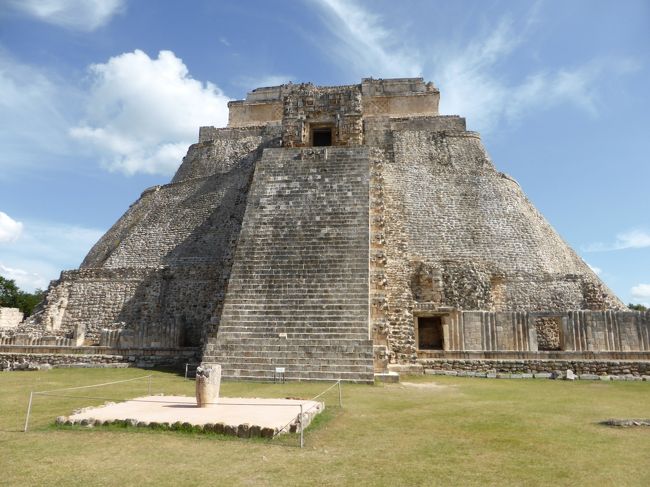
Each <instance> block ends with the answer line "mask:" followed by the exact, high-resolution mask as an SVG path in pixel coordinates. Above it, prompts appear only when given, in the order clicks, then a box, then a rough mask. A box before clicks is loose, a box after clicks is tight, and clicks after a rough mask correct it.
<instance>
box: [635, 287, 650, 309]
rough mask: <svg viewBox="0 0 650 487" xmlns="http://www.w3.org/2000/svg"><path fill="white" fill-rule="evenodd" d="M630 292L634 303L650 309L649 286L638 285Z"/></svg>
mask: <svg viewBox="0 0 650 487" xmlns="http://www.w3.org/2000/svg"><path fill="white" fill-rule="evenodd" d="M630 292H631V293H632V298H633V299H634V300H635V301H639V302H641V304H643V305H644V306H648V307H650V284H643V283H641V284H638V285H636V286H634V287H633V288H632V289H631V291H630Z"/></svg>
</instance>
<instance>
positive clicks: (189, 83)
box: [70, 50, 229, 174]
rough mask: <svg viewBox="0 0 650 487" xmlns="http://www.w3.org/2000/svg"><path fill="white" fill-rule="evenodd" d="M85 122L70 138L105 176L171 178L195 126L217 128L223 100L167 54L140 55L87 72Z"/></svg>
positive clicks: (222, 119)
mask: <svg viewBox="0 0 650 487" xmlns="http://www.w3.org/2000/svg"><path fill="white" fill-rule="evenodd" d="M90 72H91V78H92V85H91V88H90V93H89V96H88V101H87V104H86V106H87V107H88V113H87V118H86V120H85V121H84V122H83V123H82V124H79V125H78V126H76V127H74V128H73V129H71V131H70V134H71V135H72V136H73V137H74V138H76V139H78V140H80V141H84V142H86V143H88V145H89V146H90V147H92V148H93V149H94V150H96V151H97V152H98V154H99V155H100V157H101V158H102V160H103V163H104V164H105V165H106V166H107V167H108V168H109V169H111V170H117V171H122V172H124V173H125V174H134V173H137V172H143V173H151V174H171V173H173V171H174V170H175V169H176V168H177V167H178V165H179V164H180V162H181V159H182V157H183V156H184V155H185V151H186V150H187V146H188V145H190V144H192V143H194V142H196V138H197V136H198V127H199V126H201V125H217V126H223V125H225V124H226V123H227V120H228V108H227V102H228V101H229V98H228V97H226V96H225V95H224V94H223V93H222V91H221V90H220V89H219V88H218V87H217V86H215V85H214V84H212V83H209V82H208V83H205V84H204V83H201V82H200V81H197V80H195V79H193V78H192V77H191V76H190V75H189V73H188V69H187V67H186V66H185V64H184V63H183V61H182V60H181V59H179V58H177V57H176V56H175V55H174V53H173V52H171V51H160V53H158V58H157V59H152V58H150V57H149V56H148V55H147V54H145V53H144V52H142V51H140V50H136V51H134V52H130V53H124V54H121V55H119V56H115V57H112V58H110V59H109V60H108V62H106V63H104V64H94V65H92V66H91V67H90Z"/></svg>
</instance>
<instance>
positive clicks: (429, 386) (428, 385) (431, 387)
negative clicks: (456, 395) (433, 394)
mask: <svg viewBox="0 0 650 487" xmlns="http://www.w3.org/2000/svg"><path fill="white" fill-rule="evenodd" d="M400 384H401V385H402V386H403V387H411V388H413V389H420V390H426V391H435V390H444V389H452V386H447V385H443V384H436V383H435V382H401V383H400Z"/></svg>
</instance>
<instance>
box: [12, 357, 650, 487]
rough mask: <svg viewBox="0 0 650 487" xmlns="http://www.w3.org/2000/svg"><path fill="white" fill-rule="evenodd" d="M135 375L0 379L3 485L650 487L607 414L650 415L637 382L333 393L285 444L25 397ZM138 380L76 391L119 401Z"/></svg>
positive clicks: (637, 434)
mask: <svg viewBox="0 0 650 487" xmlns="http://www.w3.org/2000/svg"><path fill="white" fill-rule="evenodd" d="M148 373H150V372H148V371H142V370H138V369H55V370H51V371H47V372H10V373H2V374H0V485H17V486H18V485H20V486H26V485H56V486H69V485H70V486H73V485H85V486H86V485H111V486H113V485H119V486H124V485H161V486H162V485H177V486H180V485H182V486H187V485H219V486H222V485H252V486H258V485H261V486H264V485H283V486H293V485H323V486H326V485H354V486H363V485H373V486H374V485H389V486H399V485H404V486H416V485H500V486H501V485H571V486H575V485H589V486H601V485H616V486H620V485H644V486H647V485H650V428H626V429H622V428H621V429H617V428H611V427H605V426H601V425H599V424H598V422H599V421H601V420H604V419H607V418H610V417H616V418H648V417H650V383H648V382H607V383H605V382H591V381H582V382H566V381H551V380H490V379H472V378H456V377H435V378H433V377H417V378H416V377H407V378H404V377H403V378H402V381H403V382H409V383H417V384H419V385H420V387H415V386H413V385H405V384H386V385H381V384H380V385H376V386H364V385H347V384H344V385H343V402H344V407H343V409H342V410H340V409H338V408H337V407H336V406H335V405H336V404H337V399H338V396H337V393H336V391H335V390H334V391H332V392H331V393H330V394H328V395H327V396H326V397H325V400H326V403H327V404H328V406H331V407H329V408H328V410H327V411H326V414H325V415H324V417H323V418H321V419H320V420H319V421H316V422H315V424H314V425H313V427H312V428H310V429H309V430H308V431H307V432H306V434H305V444H306V446H305V448H304V449H302V450H301V449H299V448H297V447H296V446H295V445H296V441H295V440H296V438H295V437H293V438H282V439H280V440H277V439H276V440H273V441H271V442H269V441H262V440H240V439H236V438H227V437H221V436H215V435H205V434H189V433H182V432H173V431H150V430H146V429H123V430H120V429H116V428H106V429H104V428H97V429H84V428H56V427H54V426H52V422H53V421H54V419H55V418H56V416H59V415H68V414H70V413H71V412H72V410H73V409H75V408H78V407H83V406H90V405H96V404H101V403H102V402H103V401H101V400H93V399H70V398H56V397H47V398H46V397H37V398H36V400H35V403H34V409H33V413H32V419H31V427H30V431H29V432H28V433H23V432H22V427H23V423H24V419H25V410H26V407H27V401H28V398H29V391H31V390H47V389H55V388H59V387H71V386H78V385H87V384H94V383H100V382H109V381H114V380H121V379H127V378H132V377H138V376H142V375H146V374H148ZM153 374H154V379H153V387H152V391H153V392H154V393H156V392H164V393H166V394H186V395H192V394H193V387H194V383H193V382H191V381H184V380H183V378H182V377H180V376H178V375H175V374H172V373H165V372H153ZM327 386H328V384H325V383H287V384H257V383H230V382H229V383H224V384H222V395H224V396H240V397H288V396H292V397H304V398H310V397H312V396H314V395H315V394H317V393H319V392H320V391H322V390H324V389H325V388H326V387H327ZM146 392H147V387H146V382H140V381H137V382H130V383H126V384H121V385H119V386H108V387H105V388H99V389H89V390H82V391H75V394H78V395H87V396H94V397H97V396H101V397H107V398H128V397H135V396H138V395H144V394H146Z"/></svg>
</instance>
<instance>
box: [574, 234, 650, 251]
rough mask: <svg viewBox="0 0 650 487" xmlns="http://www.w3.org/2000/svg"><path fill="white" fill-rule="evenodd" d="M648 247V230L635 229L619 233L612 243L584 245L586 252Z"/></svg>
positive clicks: (649, 241)
mask: <svg viewBox="0 0 650 487" xmlns="http://www.w3.org/2000/svg"><path fill="white" fill-rule="evenodd" d="M646 247H650V232H647V231H645V230H640V229H635V230H630V231H628V232H624V233H619V234H618V235H616V239H615V240H614V242H612V243H603V242H596V243H593V244H589V245H586V246H585V247H584V250H585V251H586V252H607V251H611V250H624V249H642V248H646Z"/></svg>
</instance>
